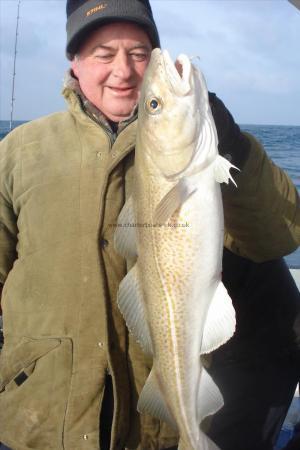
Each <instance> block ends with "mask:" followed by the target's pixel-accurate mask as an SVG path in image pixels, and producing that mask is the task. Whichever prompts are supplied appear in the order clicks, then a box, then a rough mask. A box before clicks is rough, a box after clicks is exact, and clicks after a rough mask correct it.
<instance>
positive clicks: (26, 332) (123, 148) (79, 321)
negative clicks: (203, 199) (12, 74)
mask: <svg viewBox="0 0 300 450" xmlns="http://www.w3.org/2000/svg"><path fill="white" fill-rule="evenodd" d="M67 17H68V21H67V36H68V42H67V55H68V57H69V59H70V60H71V69H72V70H71V71H70V73H69V75H68V77H67V79H66V83H65V89H64V95H65V97H66V99H67V102H68V104H69V111H68V112H63V113H57V114H53V115H51V116H49V117H45V118H41V119H39V120H37V121H33V122H31V123H28V124H26V125H25V126H22V127H19V128H18V129H16V130H15V131H13V132H12V133H10V135H9V136H8V137H7V138H6V139H5V140H4V141H3V142H2V143H1V148H0V162H1V182H0V193H1V195H0V221H1V227H0V282H1V283H2V285H4V287H3V294H2V302H1V303H2V309H3V319H4V347H3V350H2V352H1V358H0V381H1V385H0V391H1V393H0V440H1V441H2V442H3V445H5V446H6V447H2V448H7V446H8V447H9V448H11V449H13V450H29V449H32V450H33V449H35V450H48V449H49V450H50V449H52V450H63V449H64V450H83V449H87V450H96V449H101V450H103V449H108V448H111V449H113V450H118V449H124V448H126V449H137V448H138V449H140V450H154V449H155V450H160V449H167V448H175V447H176V445H177V436H176V434H175V433H174V431H173V430H171V429H170V428H169V427H168V426H167V425H166V424H164V423H161V422H159V421H158V420H156V419H155V418H152V417H150V416H140V415H138V413H137V412H136V403H137V398H138V395H139V393H140V391H141V389H142V387H143V385H144V383H145V380H146V378H147V376H148V374H149V371H150V368H151V361H148V360H146V359H145V357H144V356H143V353H142V351H141V349H140V348H139V346H138V345H137V344H136V343H135V342H134V339H133V338H132V336H131V335H130V334H128V331H127V329H126V325H125V323H124V321H123V319H122V316H121V314H120V312H119V310H118V308H117V305H116V293H117V289H118V286H119V283H120V281H121V279H122V278H123V277H124V275H125V273H126V265H125V261H123V259H122V258H121V257H119V256H118V255H117V254H116V253H115V251H114V248H113V245H112V239H113V232H114V229H113V227H112V226H111V224H114V223H116V220H117V217H118V215H119V212H120V210H121V208H122V206H123V204H124V201H125V199H126V197H128V195H129V194H130V191H131V189H132V177H133V174H132V168H133V152H134V145H135V127H136V113H137V111H136V105H137V102H138V99H139V91H140V86H141V83H142V79H143V75H144V73H145V70H146V67H147V64H148V62H149V59H150V53H151V49H152V48H154V47H157V46H159V45H160V44H159V36H158V32H157V29H156V25H155V22H154V19H153V16H152V12H151V8H150V4H149V2H148V1H147V0H144V1H139V0H122V1H117V0H107V1H105V2H98V1H95V0H87V1H84V0H76V1H75V0H68V1H67ZM210 101H211V107H212V111H213V114H214V118H215V122H216V125H217V129H218V135H219V141H220V144H219V147H220V152H221V153H222V154H226V155H227V157H228V158H231V160H232V161H233V163H234V164H236V165H237V166H239V167H240V168H242V171H241V173H240V174H238V175H237V176H236V180H237V183H238V186H239V189H233V188H231V187H226V188H224V192H223V198H224V208H225V220H226V233H225V247H226V249H225V251H224V282H225V284H226V285H227V287H228V289H229V291H230V294H231V296H232V298H233V301H234V304H235V307H236V310H237V319H238V323H237V333H236V335H235V337H234V338H233V339H232V340H231V341H230V342H229V343H228V344H226V345H225V346H224V347H222V348H221V349H219V350H217V351H216V352H215V353H214V354H213V355H212V362H211V363H210V371H211V374H212V375H213V377H214V378H215V380H216V382H217V383H218V384H219V387H220V389H221V390H222V393H223V395H224V398H225V407H224V408H223V409H222V410H221V411H220V412H219V413H218V414H216V415H215V416H214V418H213V419H212V421H211V423H207V424H206V425H207V428H208V433H209V435H210V436H211V437H212V439H213V440H215V442H216V443H217V444H218V445H219V446H220V448H223V449H229V448H230V450H247V449H250V448H251V450H254V449H255V450H259V449H264V450H266V449H269V448H271V445H272V443H273V440H274V439H275V437H276V435H277V432H278V430H279V428H280V425H281V423H282V421H283V419H284V415H285V413H286V410H287V408H288V406H289V403H290V401H291V398H292V394H293V390H294V389H295V386H296V382H297V379H298V373H297V363H298V362H297V357H298V358H299V356H298V353H297V352H299V350H298V349H297V342H296V331H297V330H296V328H295V327H296V317H297V314H299V293H298V291H297V289H296V287H295V285H294V284H293V282H292V280H291V279H290V276H289V273H288V270H287V269H286V267H285V265H284V263H283V261H282V260H281V259H278V258H280V257H282V256H283V255H284V254H287V253H289V252H291V251H293V250H294V249H295V248H297V246H298V245H299V215H300V212H299V204H298V197H297V192H296V189H295V188H294V186H293V184H292V183H291V181H290V180H289V178H288V177H287V176H286V175H285V174H284V173H283V172H282V171H281V170H280V169H279V168H277V167H276V166H274V165H273V164H272V163H271V162H270V161H269V160H268V158H267V156H266V154H265V153H264V151H263V149H262V148H261V146H260V144H259V143H258V142H257V141H256V140H255V139H254V138H253V137H252V136H250V135H246V134H242V133H241V132H240V130H239V128H238V126H237V125H236V124H235V123H234V121H233V119H232V117H231V115H230V113H229V112H228V111H227V110H226V108H225V107H224V105H223V104H222V102H221V101H220V100H219V99H218V98H217V97H216V96H215V95H213V94H211V95H210ZM275 259H276V260H275ZM274 305H275V308H274ZM274 311H275V312H274ZM293 327H294V328H293ZM299 335H300V333H299V332H298V335H297V336H298V338H299ZM208 363H209V362H208ZM283 379H284V383H283V382H282V380H283ZM232 380H233V382H232ZM251 401H252V403H251ZM241 411H244V416H243V417H242V414H241ZM237 424H238V427H239V428H238V429H236V425H237ZM245 430H246V433H247V436H246V437H245ZM235 436H236V437H235ZM245 441H246V443H245ZM253 442H254V443H255V445H257V446H256V447H255V446H253V445H252V444H253ZM0 448H1V447H0Z"/></svg>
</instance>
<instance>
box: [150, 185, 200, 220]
mask: <svg viewBox="0 0 300 450" xmlns="http://www.w3.org/2000/svg"><path fill="white" fill-rule="evenodd" d="M196 189H197V186H196V184H195V181H194V180H191V179H190V178H181V179H180V180H179V182H178V183H177V184H176V185H175V186H174V187H173V188H172V189H171V190H170V191H169V192H168V193H167V194H166V195H165V196H164V197H163V199H162V200H161V201H160V202H159V204H158V205H157V208H156V210H155V213H154V223H162V224H163V223H165V222H166V221H167V220H168V219H169V218H170V217H171V216H172V215H173V214H174V212H175V211H176V210H177V209H179V208H180V206H181V205H182V204H183V203H184V202H185V201H186V200H187V199H188V198H189V196H190V195H191V194H192V193H193V192H194V191H195V190H196Z"/></svg>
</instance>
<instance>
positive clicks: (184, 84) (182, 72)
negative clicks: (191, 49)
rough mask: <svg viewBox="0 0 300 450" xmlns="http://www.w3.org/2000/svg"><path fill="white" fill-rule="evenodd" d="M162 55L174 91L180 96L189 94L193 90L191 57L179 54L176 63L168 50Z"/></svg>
mask: <svg viewBox="0 0 300 450" xmlns="http://www.w3.org/2000/svg"><path fill="white" fill-rule="evenodd" d="M161 56H162V59H163V63H164V68H165V71H166V74H167V80H168V81H169V83H170V85H171V89H172V91H173V92H174V93H175V94H176V95H179V96H184V95H187V94H188V93H189V92H190V90H191V83H190V76H191V71H192V64H191V61H190V59H189V58H188V57H187V56H186V55H179V56H178V57H177V59H176V61H175V63H174V62H173V61H172V58H171V57H170V55H169V52H168V51H167V50H163V51H162V52H161Z"/></svg>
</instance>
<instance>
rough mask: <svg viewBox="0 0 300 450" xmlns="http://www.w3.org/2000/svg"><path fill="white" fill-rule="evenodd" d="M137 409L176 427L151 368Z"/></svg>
mask: <svg viewBox="0 0 300 450" xmlns="http://www.w3.org/2000/svg"><path fill="white" fill-rule="evenodd" d="M137 409H138V411H139V412H140V413H143V414H150V415H151V416H154V417H157V418H158V419H159V420H162V421H163V422H166V423H168V424H169V425H170V426H171V427H172V428H173V429H174V430H176V429H177V425H176V422H175V420H174V418H173V416H172V415H171V413H170V412H169V409H168V406H167V405H166V403H165V401H164V399H163V396H162V394H161V391H160V388H159V384H158V382H157V379H156V375H155V371H154V369H153V368H152V370H151V372H150V375H149V377H148V378H147V380H146V383H145V386H144V387H143V390H142V392H141V395H140V398H139V401H138V405H137Z"/></svg>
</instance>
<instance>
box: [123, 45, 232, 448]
mask: <svg viewBox="0 0 300 450" xmlns="http://www.w3.org/2000/svg"><path fill="white" fill-rule="evenodd" d="M138 111H139V112H138V124H137V140H136V153H135V172H134V180H135V181H134V189H133V193H132V196H131V197H130V198H129V199H128V200H127V202H126V203H125V205H124V207H123V209H122V211H121V213H120V216H119V218H118V224H117V229H116V233H115V248H116V250H117V251H118V252H119V253H120V254H121V255H123V256H124V257H126V258H128V259H129V260H134V261H136V262H135V265H134V266H133V267H132V269H131V270H130V271H129V272H128V274H127V275H126V277H125V278H124V279H123V280H122V281H121V283H120V287H119V292H118V305H119V308H120V310H121V312H122V314H123V316H124V318H125V320H126V323H127V326H128V328H129V330H130V331H131V332H132V333H133V335H134V337H135V338H136V340H137V341H138V342H139V343H140V345H141V347H142V348H143V350H144V352H145V354H147V355H152V357H153V367H152V370H151V372H150V375H149V377H148V379H147V380H146V383H145V386H144V387H143V389H142V392H141V394H140V397H139V400H138V411H139V412H141V413H148V414H151V415H153V416H155V417H157V418H159V419H161V420H163V421H165V422H167V423H169V424H170V425H171V426H173V427H174V429H176V430H177V431H178V433H179V436H180V441H179V449H180V450H208V449H210V450H213V449H214V450H215V449H217V448H218V447H216V445H215V444H214V443H213V442H212V441H211V440H210V439H209V438H208V437H207V435H206V434H205V433H204V432H203V431H202V430H201V428H200V424H201V422H202V420H203V419H204V418H205V417H207V416H209V415H211V414H214V413H215V412H216V411H217V410H219V409H220V407H221V406H222V405H223V399H222V396H221V393H220V391H219V389H218V388H217V386H216V384H215V383H214V382H213V380H212V378H211V377H210V375H209V374H208V372H207V371H206V369H205V367H204V365H203V363H202V360H201V355H204V354H206V353H209V352H211V351H212V350H214V349H216V348H217V347H219V346H220V345H222V344H224V343H225V342H226V341H227V340H228V339H229V338H230V337H231V336H232V335H233V333H234V330H235V312H234V309H233V306H232V302H231V299H230V297H229V296H228V293H227V291H226V289H225V287H224V285H223V284H222V281H221V272H222V267H221V264H222V252H223V235H224V222H223V209H222V198H221V190H220V183H222V182H226V183H228V182H229V180H230V179H232V177H231V175H230V172H229V170H230V168H231V167H232V166H231V164H230V163H229V162H228V161H227V160H226V159H224V158H222V157H221V156H219V154H218V150H217V145H218V140H217V133H216V128H215V124H214V120H213V117H212V113H211V110H210V106H209V100H208V92H207V87H206V83H205V80H204V77H203V75H202V73H201V72H200V71H199V70H198V69H197V68H196V67H195V66H194V65H193V64H192V63H191V61H190V59H189V58H188V57H187V56H186V55H180V56H179V57H178V58H177V60H176V62H175V64H174V62H173V61H172V59H171V57H170V55H169V54H168V52H167V51H166V50H165V51H161V50H160V49H155V50H153V52H152V55H151V60H150V63H149V66H148V68H147V71H146V73H145V78H144V81H143V85H142V91H141V96H140V102H139V109H138ZM232 181H233V180H232Z"/></svg>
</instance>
